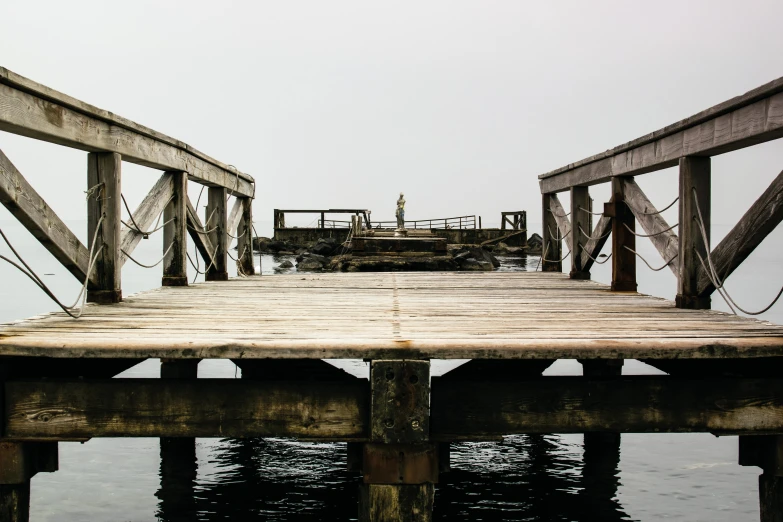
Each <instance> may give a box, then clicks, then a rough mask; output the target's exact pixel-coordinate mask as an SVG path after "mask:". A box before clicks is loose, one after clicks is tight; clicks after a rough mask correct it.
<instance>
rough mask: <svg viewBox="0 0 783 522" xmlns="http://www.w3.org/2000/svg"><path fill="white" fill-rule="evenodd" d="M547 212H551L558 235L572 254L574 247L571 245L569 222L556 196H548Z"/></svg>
mask: <svg viewBox="0 0 783 522" xmlns="http://www.w3.org/2000/svg"><path fill="white" fill-rule="evenodd" d="M549 210H551V211H552V216H553V217H554V218H555V222H556V223H557V230H558V231H559V233H560V236H559V237H561V238H563V239H564V240H565V242H566V245H567V246H568V251H569V252H572V251H573V248H574V247H573V244H572V243H571V240H572V238H571V220H570V219H568V216H567V215H566V211H565V210H564V209H563V205H561V204H560V199H558V197H557V194H551V195H550V198H549ZM571 215H573V214H571ZM553 233H554V232H553Z"/></svg>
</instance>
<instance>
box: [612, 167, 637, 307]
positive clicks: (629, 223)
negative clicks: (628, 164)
mask: <svg viewBox="0 0 783 522" xmlns="http://www.w3.org/2000/svg"><path fill="white" fill-rule="evenodd" d="M607 206H608V207H609V208H610V209H611V210H612V290H614V291H619V292H636V288H637V285H636V254H635V253H634V252H635V251H636V236H635V235H634V233H635V232H636V220H635V219H634V215H633V213H632V212H631V210H630V209H629V208H628V205H627V204H626V203H625V184H624V183H623V180H622V179H621V178H613V179H612V203H610V204H609V205H607Z"/></svg>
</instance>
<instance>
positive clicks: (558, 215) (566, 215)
mask: <svg viewBox="0 0 783 522" xmlns="http://www.w3.org/2000/svg"><path fill="white" fill-rule="evenodd" d="M547 210H548V211H549V212H551V213H552V215H553V216H557V217H568V216H570V215H571V213H570V212H569V213H568V214H563V215H562V216H561V215H560V214H555V212H554V210H552V209H551V208H548V209H547Z"/></svg>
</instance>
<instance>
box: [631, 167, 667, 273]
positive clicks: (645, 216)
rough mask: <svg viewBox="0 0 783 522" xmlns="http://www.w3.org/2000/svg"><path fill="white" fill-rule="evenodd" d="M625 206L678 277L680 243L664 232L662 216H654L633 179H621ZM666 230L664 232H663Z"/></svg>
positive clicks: (652, 210) (652, 207)
mask: <svg viewBox="0 0 783 522" xmlns="http://www.w3.org/2000/svg"><path fill="white" fill-rule="evenodd" d="M622 183H623V191H624V193H625V204H626V205H628V208H630V209H631V212H633V215H634V217H636V220H637V221H638V222H639V224H640V225H641V226H642V230H644V233H645V234H647V235H649V236H651V237H650V238H649V239H650V241H651V242H652V244H653V246H655V249H656V250H657V251H658V253H659V254H661V258H663V261H664V262H667V261H671V262H670V263H669V264H668V267H669V269H670V270H671V271H672V272H673V273H674V275H675V276H678V275H679V263H678V262H677V256H678V255H679V253H680V241H679V238H678V237H677V234H676V233H675V232H674V230H666V229H668V228H669V224H668V223H667V222H666V220H665V219H663V216H661V215H660V214H656V212H657V209H656V208H655V205H653V204H652V203H651V202H650V200H649V199H647V196H646V195H645V193H644V192H642V189H641V188H640V187H639V185H637V184H636V182H635V181H634V180H633V178H622ZM664 230H666V232H663V231H664Z"/></svg>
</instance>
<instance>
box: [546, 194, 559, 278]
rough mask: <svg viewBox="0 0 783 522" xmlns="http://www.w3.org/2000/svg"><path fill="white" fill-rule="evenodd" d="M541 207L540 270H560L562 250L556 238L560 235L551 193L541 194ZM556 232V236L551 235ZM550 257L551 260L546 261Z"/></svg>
mask: <svg viewBox="0 0 783 522" xmlns="http://www.w3.org/2000/svg"><path fill="white" fill-rule="evenodd" d="M541 198H542V199H541V208H542V210H543V213H544V214H543V216H542V217H541V223H542V230H541V237H542V238H543V241H541V257H542V260H541V271H543V272H562V271H563V261H562V260H560V258H561V257H563V255H562V251H563V242H562V240H558V239H557V238H558V237H560V236H559V235H560V231H559V229H558V228H557V221H556V220H555V216H554V214H552V209H551V206H550V205H551V201H552V195H551V194H542V196H541ZM553 234H557V236H553ZM547 259H550V260H551V261H547Z"/></svg>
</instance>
